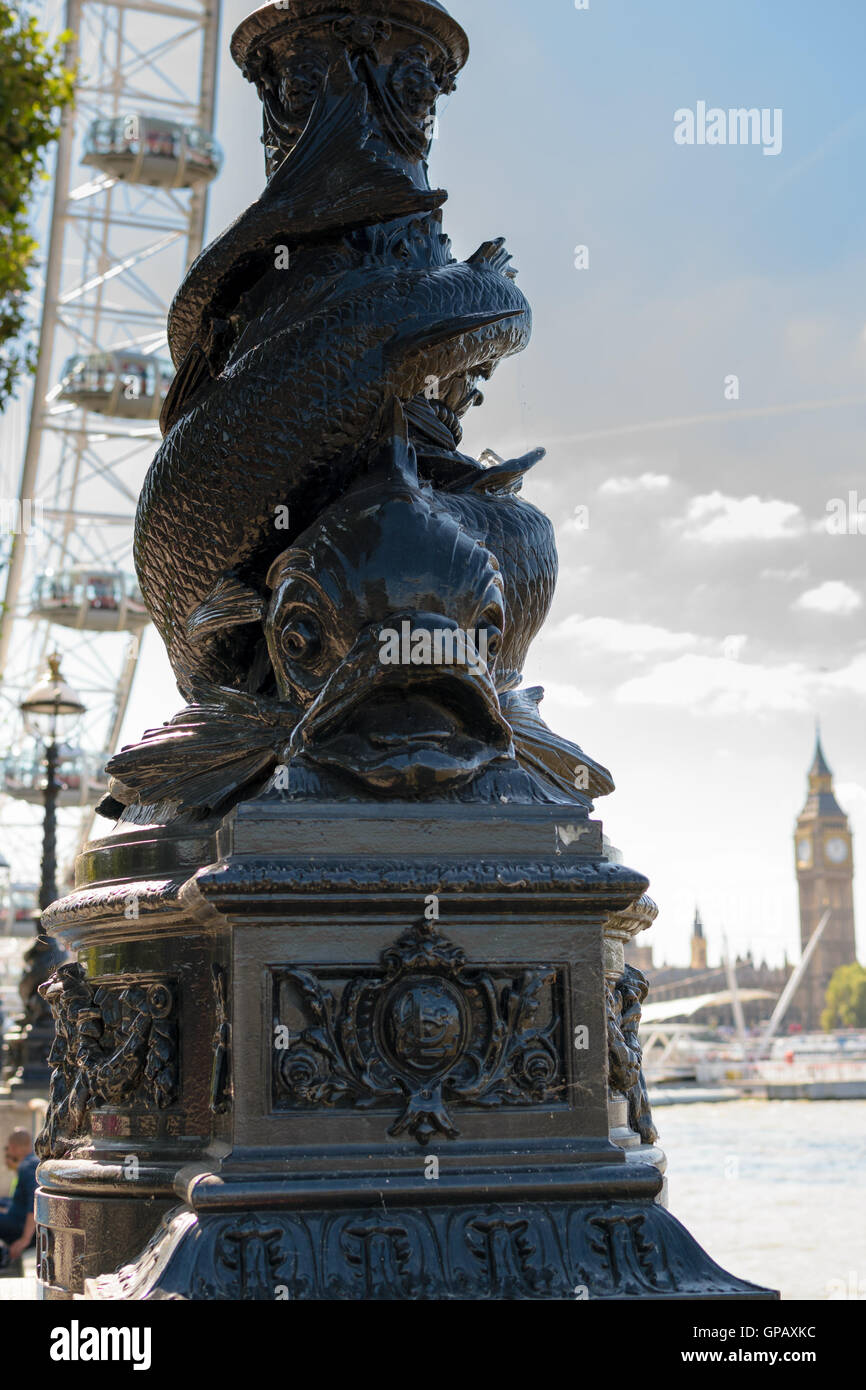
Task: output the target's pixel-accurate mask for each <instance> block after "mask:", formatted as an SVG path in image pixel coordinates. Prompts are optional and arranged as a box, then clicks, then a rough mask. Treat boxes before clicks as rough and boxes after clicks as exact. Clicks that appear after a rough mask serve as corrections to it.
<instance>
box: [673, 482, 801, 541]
mask: <svg viewBox="0 0 866 1390" xmlns="http://www.w3.org/2000/svg"><path fill="white" fill-rule="evenodd" d="M686 523H687V527H686V532H685V535H686V538H687V539H688V540H697V541H710V542H712V543H716V544H723V543H727V542H731V541H780V540H791V539H792V538H793V537H795V536H800V535H802V534H803V532H804V531H805V529H806V526H805V520H804V517H803V513H802V512H801V510H800V508H799V507H798V506H797V505H796V503H795V502H781V501H762V499H761V498H760V497H757V496H752V497H726V496H725V494H724V493H722V492H710V493H705V494H703V495H702V496H700V497H693V498H692V500H691V502H690V503H689V507H688V511H687V512H686Z"/></svg>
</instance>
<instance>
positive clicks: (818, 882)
mask: <svg viewBox="0 0 866 1390" xmlns="http://www.w3.org/2000/svg"><path fill="white" fill-rule="evenodd" d="M795 846H796V856H797V881H798V883H799V886H800V945H801V948H802V950H804V951H805V949H806V947H807V945H808V944H809V940H810V938H811V936H812V933H813V932H814V930H815V928H816V927H817V925H818V923H819V922H820V920H821V918H822V917H823V915H824V913H825V912H826V911H827V910H828V909H829V911H830V920H829V921H828V923H827V925H826V927H825V928H824V932H823V935H822V937H821V940H820V941H819V943H818V948H817V950H816V951H815V954H814V956H813V957H812V961H811V964H810V965H809V968H808V970H807V971H806V977H805V979H804V980H803V982H802V984H801V986H800V989H801V991H802V994H801V1001H802V1011H803V1019H804V1024H805V1026H806V1027H807V1028H810V1029H816V1028H820V1026H821V1014H822V1012H823V1009H824V1000H825V995H826V993H827V986H828V984H829V983H830V979H831V977H832V975H833V972H834V971H835V970H837V969H838V967H839V966H840V965H851V964H852V963H853V962H854V961H855V960H856V959H857V950H856V941H855V936H854V858H853V853H852V840H851V830H850V828H849V825H848V817H847V816H846V814H845V812H844V811H843V810H842V807H841V806H840V805H839V803H838V801H837V800H836V796H835V794H834V792H833V774H832V772H831V771H830V768H829V767H828V765H827V759H826V758H825V757H824V750H823V749H822V747H821V736H820V734H819V735H818V739H817V742H816V745H815V760H814V762H813V763H812V767H811V769H810V772H809V799H808V801H807V802H806V805H805V806H804V808H803V811H802V814H801V815H800V817H799V819H798V821H797V832H796V836H795Z"/></svg>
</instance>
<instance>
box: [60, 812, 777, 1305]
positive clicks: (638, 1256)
mask: <svg viewBox="0 0 866 1390" xmlns="http://www.w3.org/2000/svg"><path fill="white" fill-rule="evenodd" d="M602 854H603V851H602V837H601V826H600V824H599V823H598V822H596V821H591V820H589V819H587V818H586V817H585V816H584V817H583V818H582V819H574V818H572V817H571V816H570V815H569V814H568V813H564V812H563V810H562V808H555V807H526V806H522V807H515V806H502V807H501V808H496V809H494V808H491V807H489V806H487V807H484V806H472V805H466V806H461V805H450V806H447V805H438V806H430V805H428V806H421V805H417V804H414V805H413V804H403V805H381V806H369V805H368V806H360V805H357V804H356V805H346V804H342V805H337V804H335V805H331V806H328V805H312V804H309V805H304V804H292V803H289V802H285V801H281V800H280V799H278V798H277V797H273V798H272V799H265V798H263V799H260V800H258V801H252V802H248V803H246V804H244V805H242V806H241V807H239V808H238V809H237V810H236V811H234V812H232V813H231V814H230V815H229V816H228V817H227V818H226V820H225V822H224V823H223V824H222V825H220V826H218V825H216V824H214V823H211V824H206V825H201V826H199V827H197V828H196V827H191V826H190V825H187V826H186V828H185V829H174V830H164V829H159V828H156V829H153V828H145V829H133V828H130V827H121V828H120V830H119V833H118V834H117V835H116V836H115V837H113V838H110V839H106V840H103V841H101V842H97V843H95V844H94V845H92V846H91V847H90V849H89V850H88V851H87V852H86V854H85V855H84V856H82V860H81V862H80V864H79V882H80V887H79V888H78V889H77V890H76V892H75V893H74V894H73V895H72V896H71V897H70V898H67V899H66V900H64V901H63V902H62V903H60V904H58V905H57V908H56V909H55V911H54V914H53V923H54V930H55V932H56V933H57V935H58V936H59V938H60V939H61V940H62V941H63V942H64V943H65V944H67V945H69V946H70V947H76V948H77V949H78V950H79V951H80V953H81V959H82V961H83V962H84V963H85V965H86V976H84V975H83V974H82V972H81V971H80V970H78V969H76V967H74V966H73V967H70V966H66V967H63V968H62V969H61V971H60V972H58V975H57V976H55V979H54V983H53V984H52V985H50V986H49V989H48V992H49V995H50V996H51V997H53V1000H54V1003H55V1008H56V1012H57V1015H58V1019H59V1033H60V1034H61V1035H63V1036H64V1037H65V1050H64V1053H63V1055H64V1056H66V1057H68V1056H69V1055H70V1053H71V1052H76V1054H77V1056H78V1057H79V1059H81V1057H82V1056H85V1057H86V1058H87V1061H86V1062H85V1064H84V1066H83V1067H82V1066H79V1067H78V1069H77V1071H76V1072H75V1074H74V1076H73V1075H72V1074H68V1073H67V1075H66V1079H65V1080H64V1073H63V1068H62V1067H61V1069H60V1071H59V1072H58V1078H57V1080H56V1083H55V1091H54V1095H53V1105H52V1111H51V1114H50V1117H49V1125H48V1128H47V1130H46V1137H45V1138H44V1140H43V1151H44V1152H46V1153H47V1152H48V1151H49V1150H50V1151H51V1153H53V1154H54V1155H55V1156H54V1157H46V1158H45V1161H44V1162H43V1163H42V1166H41V1168H40V1181H41V1188H40V1192H39V1197H38V1216H39V1222H40V1225H41V1228H42V1252H41V1262H40V1278H41V1280H42V1284H43V1288H44V1291H45V1295H46V1296H47V1297H59V1298H63V1297H69V1296H70V1295H72V1294H74V1293H76V1292H82V1291H83V1290H84V1289H85V1288H86V1290H87V1292H88V1294H89V1295H90V1296H96V1297H99V1298H136V1299H154V1298H182V1299H204V1298H217V1299H220V1298H224V1299H257V1300H270V1299H274V1300H280V1299H334V1298H343V1299H443V1298H445V1299H447V1298H463V1299H502V1298H505V1299H569V1298H591V1299H596V1298H599V1299H610V1298H655V1299H665V1298H677V1299H680V1298H760V1297H770V1296H772V1295H770V1294H768V1293H767V1292H766V1291H764V1290H760V1289H756V1288H755V1287H753V1286H752V1285H749V1284H746V1283H744V1282H742V1281H741V1280H738V1279H735V1278H733V1277H732V1276H730V1275H728V1274H726V1273H724V1272H723V1271H722V1270H721V1269H719V1268H718V1267H717V1266H716V1265H714V1264H713V1263H712V1261H711V1260H709V1259H708V1257H707V1256H706V1255H705V1254H704V1252H703V1251H702V1250H701V1249H700V1248H699V1247H698V1246H697V1245H696V1243H695V1242H694V1241H693V1240H692V1239H691V1237H690V1236H689V1235H688V1234H687V1232H686V1231H685V1230H684V1229H683V1228H682V1227H681V1226H680V1225H679V1223H678V1222H677V1221H676V1220H674V1218H673V1217H671V1216H670V1215H669V1214H668V1213H667V1212H666V1211H665V1210H664V1208H663V1207H662V1206H661V1205H660V1203H659V1201H658V1198H659V1195H660V1193H661V1191H662V1185H663V1178H662V1173H661V1167H662V1166H663V1158H662V1155H661V1154H660V1151H659V1150H658V1149H657V1148H655V1147H654V1145H653V1144H652V1142H643V1143H642V1142H641V1136H640V1135H639V1134H638V1133H636V1132H635V1131H634V1130H633V1129H630V1128H629V1120H628V1116H629V1113H630V1111H631V1113H632V1114H634V1113H635V1112H634V1098H633V1097H631V1098H630V1099H629V1100H627V1099H626V1098H625V1097H623V1096H619V1097H617V1096H609V1079H611V1078H612V1079H613V1080H614V1081H617V1080H619V1082H620V1084H622V1085H625V1084H626V1082H631V1080H632V1077H631V1075H630V1074H629V1072H628V1045H629V1039H630V1037H631V1033H630V1027H631V1024H632V1023H633V1018H634V1016H633V1014H631V1015H629V1012H628V1011H629V997H630V996H629V994H628V989H629V988H630V985H629V984H628V982H627V983H626V985H625V986H623V985H622V984H621V979H620V978H619V977H615V976H614V971H613V966H614V965H615V964H616V945H615V936H616V932H617V930H618V928H617V925H616V924H617V921H618V920H620V919H618V917H617V915H616V914H621V913H624V912H626V911H627V910H628V909H629V908H630V906H631V904H633V903H634V902H635V901H637V900H639V899H640V898H641V895H642V893H643V891H644V889H645V887H646V882H645V880H644V879H643V878H641V876H640V875H638V874H636V873H634V872H632V871H631V870H629V869H627V868H623V867H621V866H619V865H616V864H613V863H611V862H609V861H608V860H606V859H604V858H603V857H602ZM199 864H209V867H205V868H201V869H198V868H197V865H199ZM642 910H643V911H644V913H646V911H647V910H648V909H647V908H646V907H645V906H644V908H643V909H642ZM606 925H607V939H608V944H607V946H606V945H605V928H606ZM612 932H613V933H614V935H613V936H611V933H612ZM612 941H613V943H614V944H613V945H611V942H612ZM606 968H607V969H608V970H609V971H610V972H611V979H610V984H611V986H612V988H609V989H608V990H607V992H606V990H605V971H606ZM623 990H624V991H625V993H623ZM52 991H53V995H52ZM606 998H607V1001H608V1002H607V1006H606V1005H605V999H606ZM60 1046H61V1047H63V1046H64V1044H63V1043H61V1044H60ZM623 1048H625V1049H626V1051H625V1052H623ZM624 1064H625V1070H623V1069H622V1068H623V1065H624ZM638 1072H639V1053H638ZM82 1078H84V1079H83V1080H82ZM69 1082H71V1083H72V1085H73V1086H75V1085H77V1086H78V1087H79V1091H78V1095H77V1098H76V1101H75V1102H74V1103H73V1104H70V1103H69V1096H68V1095H64V1090H65V1088H66V1087H67V1085H68V1084H69ZM94 1101H95V1102H96V1103H94ZM609 1101H610V1102H611V1109H610V1111H609ZM611 1122H613V1126H614V1128H613V1130H611ZM643 1123H644V1128H645V1135H646V1136H647V1137H650V1138H651V1136H649V1135H648V1132H647V1131H646V1124H647V1123H649V1124H650V1125H651V1120H648V1119H647V1117H646V1116H643ZM61 1155H63V1156H61ZM115 1271H117V1272H115Z"/></svg>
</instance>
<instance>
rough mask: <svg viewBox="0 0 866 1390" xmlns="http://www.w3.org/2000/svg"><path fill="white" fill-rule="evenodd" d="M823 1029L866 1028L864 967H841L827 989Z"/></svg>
mask: <svg viewBox="0 0 866 1390" xmlns="http://www.w3.org/2000/svg"><path fill="white" fill-rule="evenodd" d="M826 1005H827V1007H826V1008H825V1010H824V1012H823V1014H822V1015H821V1027H822V1028H825V1029H826V1030H827V1031H828V1032H829V1030H830V1029H831V1028H866V969H864V967H863V966H862V965H856V964H855V965H840V966H839V969H838V970H837V971H836V972H835V974H834V975H833V978H832V980H831V981H830V984H829V985H828V987H827V998H826Z"/></svg>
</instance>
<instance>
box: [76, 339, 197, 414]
mask: <svg viewBox="0 0 866 1390" xmlns="http://www.w3.org/2000/svg"><path fill="white" fill-rule="evenodd" d="M173 377H174V368H173V366H172V365H171V363H170V362H166V361H163V360H162V359H160V358H157V357H149V356H148V355H147V354H146V353H143V352H132V351H129V352H128V351H124V350H118V351H115V352H94V353H90V354H89V355H87V356H81V357H70V358H68V359H67V362H66V365H65V366H64V368H63V374H62V376H61V379H60V387H59V389H58V391H57V393H56V395H57V399H58V400H60V401H63V402H65V403H66V404H67V405H76V406H81V407H82V408H83V409H84V410H92V411H93V412H94V413H95V414H97V415H112V416H115V417H117V418H121V419H129V420H157V419H158V418H159V412H160V411H161V409H162V403H163V401H164V400H165V397H166V395H167V394H168V388H169V386H170V385H171V383H172V379H173Z"/></svg>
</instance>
